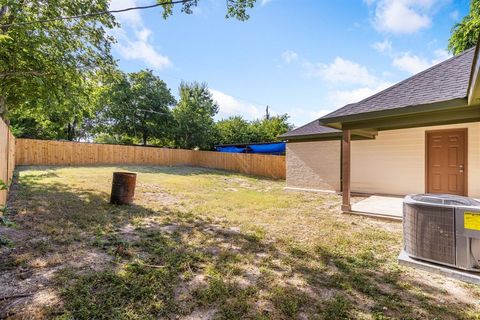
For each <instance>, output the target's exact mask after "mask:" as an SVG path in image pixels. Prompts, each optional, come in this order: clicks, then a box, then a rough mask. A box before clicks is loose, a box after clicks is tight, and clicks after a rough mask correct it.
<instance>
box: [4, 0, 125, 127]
mask: <svg viewBox="0 0 480 320" xmlns="http://www.w3.org/2000/svg"><path fill="white" fill-rule="evenodd" d="M108 2H109V1H108V0H78V1H65V0H28V1H27V0H1V1H0V116H1V117H4V118H5V117H7V118H8V116H9V112H10V111H14V110H24V111H25V113H33V112H35V113H36V114H37V115H42V114H45V113H46V112H47V111H49V110H51V109H52V108H55V109H57V110H58V111H59V112H63V111H62V108H65V106H66V105H68V102H71V101H74V100H75V99H77V98H78V97H79V96H81V95H83V94H84V93H85V90H84V89H85V83H86V82H87V80H88V78H89V77H91V76H92V74H93V73H96V72H99V71H106V70H107V69H110V68H112V67H113V66H115V63H114V61H113V59H112V56H111V54H110V47H111V44H112V42H113V38H112V37H110V36H108V35H107V33H106V29H110V28H113V27H115V26H116V25H117V24H116V23H115V19H114V17H113V15H111V14H103V15H97V16H89V17H84V18H82V19H72V20H55V21H52V22H48V23H40V22H36V21H38V20H42V19H50V18H56V17H60V16H71V15H78V14H84V13H87V12H97V11H102V10H107V9H108ZM72 108H73V107H71V106H68V108H67V110H65V112H67V113H69V112H71V109H72Z"/></svg>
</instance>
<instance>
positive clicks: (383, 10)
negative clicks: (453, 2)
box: [367, 0, 436, 34]
mask: <svg viewBox="0 0 480 320" xmlns="http://www.w3.org/2000/svg"><path fill="white" fill-rule="evenodd" d="M435 2H436V0H377V1H373V0H370V1H368V2H367V4H369V5H372V4H375V5H376V8H375V17H374V25H375V27H376V28H377V29H378V30H380V31H384V32H391V33H396V34H402V33H415V32H417V31H419V30H421V29H425V28H428V27H429V26H430V25H431V23H432V21H431V20H432V19H431V16H430V15H431V11H432V10H431V9H432V6H433V5H434V4H435Z"/></svg>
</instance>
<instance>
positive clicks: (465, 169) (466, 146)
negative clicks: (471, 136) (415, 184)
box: [425, 128, 468, 197]
mask: <svg viewBox="0 0 480 320" xmlns="http://www.w3.org/2000/svg"><path fill="white" fill-rule="evenodd" d="M449 131H463V132H464V133H465V148H464V153H465V155H464V157H465V164H464V168H463V173H464V178H463V183H464V186H463V190H464V192H463V196H465V197H467V196H468V128H452V129H438V130H425V193H428V182H429V181H428V134H430V133H435V132H449Z"/></svg>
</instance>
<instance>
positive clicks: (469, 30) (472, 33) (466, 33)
mask: <svg viewBox="0 0 480 320" xmlns="http://www.w3.org/2000/svg"><path fill="white" fill-rule="evenodd" d="M479 36H480V0H472V2H471V5H470V12H469V13H468V15H466V16H465V17H464V18H463V19H462V21H460V22H459V23H457V24H455V26H454V27H453V28H452V34H451V36H450V39H449V40H448V50H449V51H450V52H452V53H453V54H455V55H457V54H459V53H462V52H463V51H465V50H467V49H469V48H471V47H474V46H475V45H476V44H477V41H478V39H479Z"/></svg>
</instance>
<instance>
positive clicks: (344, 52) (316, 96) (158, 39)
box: [110, 0, 469, 126]
mask: <svg viewBox="0 0 480 320" xmlns="http://www.w3.org/2000/svg"><path fill="white" fill-rule="evenodd" d="M225 2H226V1H225V0H200V1H199V6H198V7H197V8H196V9H195V10H194V13H193V14H191V15H187V14H184V13H182V12H180V11H179V8H177V9H176V11H175V12H174V14H173V16H171V17H169V18H168V19H166V20H165V19H163V18H162V9H161V8H155V9H148V10H142V11H129V12H126V13H120V14H116V18H117V20H118V22H120V24H121V27H120V28H118V29H115V30H112V31H110V32H111V33H112V34H113V35H115V36H116V37H117V39H118V42H117V43H116V44H115V45H114V47H113V54H114V57H115V58H116V59H117V60H118V65H119V68H120V69H121V70H123V71H125V72H135V71H139V70H141V69H145V68H148V69H151V70H153V71H154V73H155V74H156V75H157V76H159V77H160V78H161V79H162V80H164V81H165V82H166V83H167V85H168V86H169V87H170V88H171V89H172V92H173V93H174V95H176V96H178V86H179V84H180V82H181V81H182V80H183V81H187V82H192V81H198V82H205V83H207V84H208V87H209V88H210V91H211V93H212V96H213V98H214V99H215V100H216V101H217V103H218V104H219V109H220V111H219V114H218V115H217V116H216V118H217V119H223V118H227V117H229V116H234V115H241V116H243V117H244V118H245V119H248V120H254V119H257V118H260V117H262V116H263V115H264V113H265V108H266V106H267V105H268V106H270V109H271V112H272V113H273V114H284V113H287V114H288V115H289V116H290V120H289V121H290V122H291V123H292V124H294V125H295V126H301V125H303V124H305V123H307V122H310V121H313V120H315V119H317V118H319V117H321V116H322V115H325V114H327V113H328V112H331V111H333V110H335V109H337V108H339V107H342V106H343V105H345V104H348V103H352V102H356V101H360V100H362V99H364V98H366V97H368V96H370V95H372V94H374V93H376V92H378V91H380V90H383V89H385V88H387V87H389V86H391V85H393V84H395V83H396V82H398V81H401V80H403V79H405V78H408V77H409V76H411V75H413V74H415V73H418V72H419V71H422V70H424V69H426V68H428V67H430V66H432V65H433V64H436V63H438V62H440V61H443V60H445V59H447V58H449V57H450V54H449V52H448V51H447V45H448V38H449V36H450V31H451V28H452V27H453V26H454V24H455V23H457V22H458V21H460V20H461V18H462V17H463V16H465V15H466V14H467V13H468V8H469V1H467V0H457V1H454V0H363V1H362V0H358V1H355V0H348V1H347V0H338V1H320V0H257V4H256V6H255V8H254V9H252V10H250V11H249V14H250V19H249V20H248V21H245V22H241V21H237V20H235V19H225V13H226V5H225ZM153 3H155V0H150V1H148V0H112V2H111V4H110V8H111V9H120V8H127V7H132V6H138V5H146V4H153Z"/></svg>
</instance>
